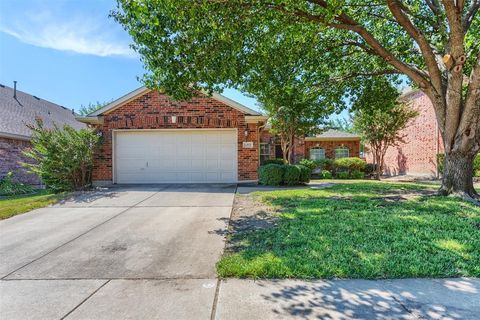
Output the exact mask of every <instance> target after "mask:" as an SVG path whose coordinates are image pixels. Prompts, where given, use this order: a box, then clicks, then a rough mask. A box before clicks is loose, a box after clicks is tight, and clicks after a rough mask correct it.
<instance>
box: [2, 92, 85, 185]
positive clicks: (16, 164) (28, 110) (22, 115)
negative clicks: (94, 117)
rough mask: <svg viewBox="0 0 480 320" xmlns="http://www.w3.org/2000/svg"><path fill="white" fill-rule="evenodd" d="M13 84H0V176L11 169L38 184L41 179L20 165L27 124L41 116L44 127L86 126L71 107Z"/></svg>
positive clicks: (27, 136)
mask: <svg viewBox="0 0 480 320" xmlns="http://www.w3.org/2000/svg"><path fill="white" fill-rule="evenodd" d="M15 87H16V85H14V88H10V87H7V86H5V85H1V84H0V179H1V178H2V177H4V176H5V175H6V174H7V173H8V172H9V171H12V172H13V173H14V176H15V178H16V179H17V180H18V181H20V182H23V183H28V184H39V183H40V179H39V178H38V177H37V176H36V175H34V174H31V173H28V172H27V171H26V170H25V168H23V167H22V166H21V164H20V163H21V162H25V161H26V159H25V157H24V156H23V154H22V151H23V150H25V148H29V147H30V146H31V144H30V136H31V130H30V129H29V128H28V127H27V126H26V125H27V124H35V122H36V119H41V120H42V121H43V123H44V125H45V127H47V128H51V127H53V125H54V124H56V125H57V126H60V127H61V126H63V125H64V124H68V125H70V126H72V127H74V128H77V129H79V128H83V127H85V125H84V124H83V123H80V122H78V121H76V120H75V114H74V113H73V111H72V110H69V109H67V108H65V107H62V106H59V105H57V104H55V103H52V102H49V101H46V100H43V99H41V98H38V97H36V96H32V95H30V94H28V93H25V92H22V91H19V90H16V88H15Z"/></svg>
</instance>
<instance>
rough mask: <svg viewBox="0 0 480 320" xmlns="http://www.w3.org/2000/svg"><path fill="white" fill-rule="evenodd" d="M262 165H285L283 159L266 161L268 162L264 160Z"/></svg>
mask: <svg viewBox="0 0 480 320" xmlns="http://www.w3.org/2000/svg"><path fill="white" fill-rule="evenodd" d="M263 164H264V165H267V164H280V165H284V164H285V161H284V160H283V159H268V160H265V161H264V162H263Z"/></svg>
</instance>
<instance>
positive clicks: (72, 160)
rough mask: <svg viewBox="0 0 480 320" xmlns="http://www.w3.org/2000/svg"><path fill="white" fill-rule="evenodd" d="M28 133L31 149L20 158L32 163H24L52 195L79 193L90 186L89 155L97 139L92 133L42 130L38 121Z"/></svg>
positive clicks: (91, 163) (55, 129)
mask: <svg viewBox="0 0 480 320" xmlns="http://www.w3.org/2000/svg"><path fill="white" fill-rule="evenodd" d="M29 128H30V129H31V130H32V140H31V142H32V148H31V149H30V150H27V151H25V152H24V154H25V155H26V156H27V157H28V158H30V159H33V160H34V161H33V163H24V164H23V165H24V166H25V167H27V168H28V169H29V170H30V171H31V172H33V173H35V174H37V175H39V176H40V177H41V178H42V180H43V181H44V182H45V184H46V185H47V187H48V188H50V189H52V190H54V191H63V190H73V189H75V190H77V189H83V188H85V187H87V186H89V185H90V182H91V172H92V168H93V155H94V152H95V150H96V148H97V147H98V146H99V142H100V137H99V136H98V135H97V134H96V133H95V131H94V130H93V129H90V128H85V129H81V130H78V131H77V130H75V129H74V128H72V127H70V126H68V125H65V126H64V127H63V129H60V128H57V127H55V128H53V129H46V128H44V127H43V124H42V123H41V122H40V121H38V122H37V125H36V126H29Z"/></svg>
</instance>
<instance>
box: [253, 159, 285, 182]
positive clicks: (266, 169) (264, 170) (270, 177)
mask: <svg viewBox="0 0 480 320" xmlns="http://www.w3.org/2000/svg"><path fill="white" fill-rule="evenodd" d="M284 172H285V166H284V165H279V164H273V163H272V164H267V165H263V166H260V169H259V170H258V175H259V182H260V184H263V185H267V186H279V185H281V184H282V182H283V174H284Z"/></svg>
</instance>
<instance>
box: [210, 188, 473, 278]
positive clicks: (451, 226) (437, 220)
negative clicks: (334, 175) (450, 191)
mask: <svg viewBox="0 0 480 320" xmlns="http://www.w3.org/2000/svg"><path fill="white" fill-rule="evenodd" d="M436 188H437V186H432V185H422V184H414V183H386V182H380V183H379V182H365V181H355V182H353V181H350V182H341V183H338V184H335V185H334V186H333V187H331V188H327V189H317V190H315V189H295V190H279V191H271V192H258V193H255V194H254V196H255V197H257V198H258V199H259V200H260V201H263V202H265V203H268V204H269V205H271V206H274V207H276V208H277V209H278V211H279V213H278V217H277V221H276V223H275V225H273V226H272V227H270V228H265V229H261V230H256V231H246V232H239V233H236V234H233V235H231V236H230V238H229V242H230V245H232V247H234V248H236V250H235V251H234V252H230V253H226V254H225V255H224V256H223V257H222V259H221V261H220V262H219V263H218V264H217V271H218V274H219V276H220V277H241V278H245V277H248V278H366V279H377V278H404V277H456V276H472V277H479V276H480V207H476V206H474V205H473V204H470V203H467V202H463V201H461V200H458V199H455V198H450V197H439V196H435V195H432V194H431V193H432V191H433V190H435V189H436ZM412 193H415V195H412ZM429 193H430V194H429Z"/></svg>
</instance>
